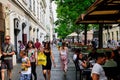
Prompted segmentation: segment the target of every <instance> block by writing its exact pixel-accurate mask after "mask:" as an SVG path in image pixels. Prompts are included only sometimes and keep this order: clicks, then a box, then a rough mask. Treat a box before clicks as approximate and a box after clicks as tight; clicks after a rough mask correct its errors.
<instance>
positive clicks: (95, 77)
mask: <svg viewBox="0 0 120 80" xmlns="http://www.w3.org/2000/svg"><path fill="white" fill-rule="evenodd" d="M105 61H106V57H105V54H104V53H97V59H96V63H95V65H94V66H93V68H92V72H91V76H92V80H108V79H107V77H106V76H105V72H104V69H103V67H102V65H103V64H104V63H105Z"/></svg>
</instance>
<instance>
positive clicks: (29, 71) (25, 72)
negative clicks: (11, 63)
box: [21, 57, 31, 74]
mask: <svg viewBox="0 0 120 80" xmlns="http://www.w3.org/2000/svg"><path fill="white" fill-rule="evenodd" d="M27 60H29V58H28V57H25V58H22V64H24V63H27ZM21 74H31V67H28V68H27V70H22V71H21Z"/></svg>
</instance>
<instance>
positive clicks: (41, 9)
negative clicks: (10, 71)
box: [0, 0, 53, 63]
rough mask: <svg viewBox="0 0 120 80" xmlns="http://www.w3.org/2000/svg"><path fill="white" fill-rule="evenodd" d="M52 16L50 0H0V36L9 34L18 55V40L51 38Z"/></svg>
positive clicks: (25, 42) (24, 41) (24, 42)
mask: <svg viewBox="0 0 120 80" xmlns="http://www.w3.org/2000/svg"><path fill="white" fill-rule="evenodd" d="M52 16H53V15H52V12H51V1H50V0H0V24H2V25H0V37H3V36H4V35H10V36H11V42H12V43H13V44H14V45H15V48H16V54H17V56H18V55H19V45H18V41H19V40H21V41H22V42H23V44H24V45H26V44H27V42H28V41H29V40H32V41H33V42H35V41H36V39H37V38H38V39H39V41H40V42H41V43H42V41H44V40H52V35H53V34H52V26H53V22H52V21H53V17H52ZM2 41H3V40H2V39H1V40H0V43H2ZM14 63H15V62H14Z"/></svg>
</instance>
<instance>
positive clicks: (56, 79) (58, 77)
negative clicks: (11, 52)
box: [13, 47, 75, 80]
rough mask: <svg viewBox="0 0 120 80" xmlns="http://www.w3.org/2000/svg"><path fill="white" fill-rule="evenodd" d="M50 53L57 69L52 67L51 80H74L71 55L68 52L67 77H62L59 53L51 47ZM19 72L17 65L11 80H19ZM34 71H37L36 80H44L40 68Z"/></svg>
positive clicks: (18, 65)
mask: <svg viewBox="0 0 120 80" xmlns="http://www.w3.org/2000/svg"><path fill="white" fill-rule="evenodd" d="M52 51H53V54H54V57H55V62H56V65H57V67H56V68H54V67H52V70H51V80H75V66H74V63H73V61H72V55H73V53H71V52H69V59H70V62H69V64H68V72H67V75H66V76H64V73H63V71H62V70H61V68H60V59H59V52H58V50H57V48H56V47H52ZM19 70H20V64H17V65H16V66H14V69H13V80H19ZM36 71H37V76H38V79H37V80H44V77H43V74H42V67H41V66H37V70H36Z"/></svg>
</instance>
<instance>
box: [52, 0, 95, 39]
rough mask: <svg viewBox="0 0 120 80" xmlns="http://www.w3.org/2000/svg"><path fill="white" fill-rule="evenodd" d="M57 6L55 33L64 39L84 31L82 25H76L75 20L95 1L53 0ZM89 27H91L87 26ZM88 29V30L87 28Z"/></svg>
mask: <svg viewBox="0 0 120 80" xmlns="http://www.w3.org/2000/svg"><path fill="white" fill-rule="evenodd" d="M54 1H55V3H56V4H57V10H56V11H57V18H58V20H57V21H56V22H55V24H56V26H57V28H56V29H55V31H56V32H57V33H58V36H59V37H60V38H62V39H64V38H65V37H66V36H67V35H68V34H70V33H72V32H76V33H78V35H79V33H80V32H81V31H83V30H84V25H83V24H79V25H76V24H75V21H76V19H77V18H78V17H79V16H80V15H81V14H84V13H85V12H86V10H87V9H88V8H89V6H90V5H91V4H93V3H94V1H95V0H54ZM88 27H91V26H88ZM88 29H89V28H88Z"/></svg>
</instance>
